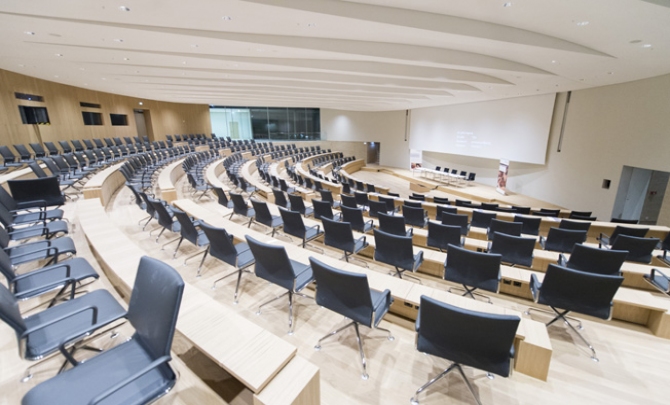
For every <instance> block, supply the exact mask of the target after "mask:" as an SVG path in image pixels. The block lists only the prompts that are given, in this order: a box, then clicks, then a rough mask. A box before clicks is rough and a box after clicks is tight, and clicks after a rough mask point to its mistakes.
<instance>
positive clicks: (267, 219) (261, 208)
mask: <svg viewBox="0 0 670 405" xmlns="http://www.w3.org/2000/svg"><path fill="white" fill-rule="evenodd" d="M249 201H251V205H252V206H253V207H254V212H255V215H254V220H255V221H257V222H260V223H261V224H264V225H268V226H269V224H270V223H272V214H271V213H270V209H269V208H268V204H267V203H266V202H265V201H258V200H256V199H255V198H250V199H249Z"/></svg>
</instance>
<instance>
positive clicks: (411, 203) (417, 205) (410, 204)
mask: <svg viewBox="0 0 670 405" xmlns="http://www.w3.org/2000/svg"><path fill="white" fill-rule="evenodd" d="M402 206H403V209H404V208H405V207H412V208H423V203H422V202H421V201H408V200H404V201H403V202H402Z"/></svg>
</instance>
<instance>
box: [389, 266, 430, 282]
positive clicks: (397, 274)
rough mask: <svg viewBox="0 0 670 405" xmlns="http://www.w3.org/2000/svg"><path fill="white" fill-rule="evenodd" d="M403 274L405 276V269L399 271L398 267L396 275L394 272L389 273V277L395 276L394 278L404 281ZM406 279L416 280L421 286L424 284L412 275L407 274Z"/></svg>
mask: <svg viewBox="0 0 670 405" xmlns="http://www.w3.org/2000/svg"><path fill="white" fill-rule="evenodd" d="M403 274H405V270H404V269H399V268H397V267H396V268H395V273H394V272H392V271H390V272H389V276H394V277H395V276H398V278H399V279H401V280H402V275H403ZM405 277H407V278H411V279H413V280H416V281H418V282H419V284H423V281H421V279H420V278H419V277H416V276H413V275H411V274H405Z"/></svg>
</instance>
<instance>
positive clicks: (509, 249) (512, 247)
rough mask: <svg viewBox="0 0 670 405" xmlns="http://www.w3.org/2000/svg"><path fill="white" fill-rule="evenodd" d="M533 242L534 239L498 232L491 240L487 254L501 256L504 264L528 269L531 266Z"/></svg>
mask: <svg viewBox="0 0 670 405" xmlns="http://www.w3.org/2000/svg"><path fill="white" fill-rule="evenodd" d="M535 242H536V240H535V238H523V237H519V236H512V235H506V234H504V233H499V232H498V233H496V235H495V237H494V238H493V242H492V243H491V249H489V252H490V253H498V254H500V255H502V261H503V262H504V263H512V264H518V265H520V266H526V267H530V266H531V265H532V264H533V250H534V249H535Z"/></svg>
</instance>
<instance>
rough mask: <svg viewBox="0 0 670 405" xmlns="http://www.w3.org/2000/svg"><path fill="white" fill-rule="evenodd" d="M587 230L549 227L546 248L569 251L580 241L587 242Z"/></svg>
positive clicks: (555, 250)
mask: <svg viewBox="0 0 670 405" xmlns="http://www.w3.org/2000/svg"><path fill="white" fill-rule="evenodd" d="M586 234H587V231H580V230H576V229H561V228H553V227H552V228H549V233H548V234H547V239H546V240H545V241H544V250H552V251H554V252H562V253H568V252H572V248H573V247H574V246H575V245H576V244H578V243H584V242H586Z"/></svg>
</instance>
